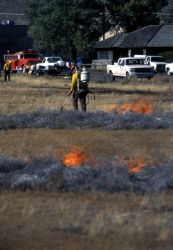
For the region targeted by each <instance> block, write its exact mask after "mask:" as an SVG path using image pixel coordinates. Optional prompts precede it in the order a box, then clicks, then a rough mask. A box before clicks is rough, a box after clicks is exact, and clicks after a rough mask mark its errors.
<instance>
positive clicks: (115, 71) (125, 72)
mask: <svg viewBox="0 0 173 250" xmlns="http://www.w3.org/2000/svg"><path fill="white" fill-rule="evenodd" d="M106 71H107V76H108V78H109V80H111V81H112V80H114V79H115V77H126V78H129V77H133V76H134V77H138V78H148V79H150V78H151V77H153V76H154V74H155V73H154V70H153V68H152V67H151V66H149V65H146V64H145V62H144V59H142V58H134V57H122V58H119V59H118V62H117V63H114V64H113V65H112V64H108V65H107V68H106Z"/></svg>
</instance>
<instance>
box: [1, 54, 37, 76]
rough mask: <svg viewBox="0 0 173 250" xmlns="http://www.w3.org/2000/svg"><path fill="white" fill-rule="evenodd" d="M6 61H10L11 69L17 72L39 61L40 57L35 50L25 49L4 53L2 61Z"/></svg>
mask: <svg viewBox="0 0 173 250" xmlns="http://www.w3.org/2000/svg"><path fill="white" fill-rule="evenodd" d="M7 61H11V68H12V71H13V72H17V71H22V70H23V69H24V68H27V67H28V66H29V65H33V64H37V63H39V62H41V57H40V55H39V54H38V52H37V51H34V50H27V51H19V52H16V53H14V54H6V55H4V62H5V63H6V62H7Z"/></svg>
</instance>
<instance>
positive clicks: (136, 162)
mask: <svg viewBox="0 0 173 250" xmlns="http://www.w3.org/2000/svg"><path fill="white" fill-rule="evenodd" d="M127 165H128V170H129V172H130V173H133V174H136V173H139V172H140V171H141V170H142V169H143V168H144V167H145V166H146V164H145V163H144V162H143V161H142V160H141V159H138V158H134V159H129V160H128V161H127Z"/></svg>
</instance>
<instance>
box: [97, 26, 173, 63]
mask: <svg viewBox="0 0 173 250" xmlns="http://www.w3.org/2000/svg"><path fill="white" fill-rule="evenodd" d="M94 49H95V51H96V55H97V60H99V61H100V60H101V61H109V62H111V61H112V62H113V61H115V60H117V59H118V58H119V57H121V56H133V55H134V54H148V55H150V54H151V55H158V54H160V53H163V52H166V51H173V24H162V25H149V26H146V27H144V28H141V29H138V30H136V31H133V32H130V33H119V34H116V35H115V36H113V37H111V38H108V39H105V40H103V41H99V42H97V43H96V44H95V45H94Z"/></svg>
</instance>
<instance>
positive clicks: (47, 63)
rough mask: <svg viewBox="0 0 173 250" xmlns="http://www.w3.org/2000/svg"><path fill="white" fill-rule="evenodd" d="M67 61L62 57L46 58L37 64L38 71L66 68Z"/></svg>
mask: <svg viewBox="0 0 173 250" xmlns="http://www.w3.org/2000/svg"><path fill="white" fill-rule="evenodd" d="M64 66H65V61H64V60H63V59H62V58H61V57H60V56H52V57H44V58H43V61H42V62H41V63H37V64H36V70H39V69H44V70H51V69H52V68H54V67H64Z"/></svg>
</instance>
